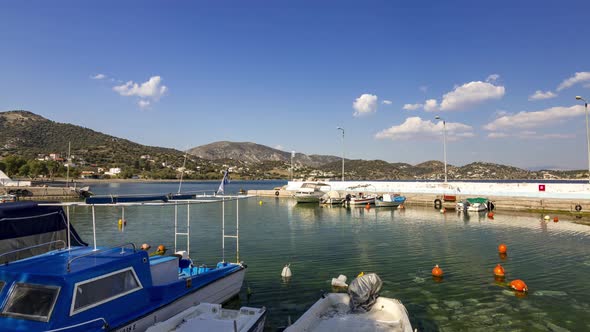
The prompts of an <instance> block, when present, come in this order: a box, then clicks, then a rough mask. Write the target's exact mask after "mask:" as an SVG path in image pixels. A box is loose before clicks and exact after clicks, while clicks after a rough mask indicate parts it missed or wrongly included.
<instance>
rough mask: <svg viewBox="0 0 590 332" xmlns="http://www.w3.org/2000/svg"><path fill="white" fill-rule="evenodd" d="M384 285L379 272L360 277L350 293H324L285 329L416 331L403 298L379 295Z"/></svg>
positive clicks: (294, 331) (291, 331)
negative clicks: (378, 274)
mask: <svg viewBox="0 0 590 332" xmlns="http://www.w3.org/2000/svg"><path fill="white" fill-rule="evenodd" d="M359 280H362V281H360V282H358V281H359ZM355 282H356V283H355ZM380 288H381V280H380V279H379V277H378V276H377V275H375V274H368V275H364V276H362V277H360V278H357V279H355V280H354V281H353V282H352V283H351V284H350V286H349V290H348V294H345V293H330V294H326V295H324V296H322V298H321V299H320V300H318V301H317V302H316V303H314V304H313V305H312V306H311V308H309V309H308V310H307V311H306V312H305V313H304V314H303V315H302V316H301V317H300V318H299V319H298V320H297V321H296V322H295V323H294V324H293V325H291V326H289V327H288V328H287V329H286V330H285V332H299V331H310V332H311V331H313V332H319V331H326V332H328V331H339V332H348V331H350V332H352V331H355V332H356V331H377V332H381V331H383V332H385V331H393V332H412V326H411V324H410V319H409V317H408V313H407V310H406V308H405V306H404V305H403V304H402V303H401V302H400V301H399V300H396V299H391V298H386V297H380V296H378V292H379V289H380Z"/></svg>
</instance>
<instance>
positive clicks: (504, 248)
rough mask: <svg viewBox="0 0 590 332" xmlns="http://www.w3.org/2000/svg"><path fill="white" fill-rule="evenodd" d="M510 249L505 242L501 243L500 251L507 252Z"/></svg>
mask: <svg viewBox="0 0 590 332" xmlns="http://www.w3.org/2000/svg"><path fill="white" fill-rule="evenodd" d="M507 251H508V247H507V246H506V245H505V244H504V243H500V245H499V246H498V252H499V253H501V254H505V253H506V252H507Z"/></svg>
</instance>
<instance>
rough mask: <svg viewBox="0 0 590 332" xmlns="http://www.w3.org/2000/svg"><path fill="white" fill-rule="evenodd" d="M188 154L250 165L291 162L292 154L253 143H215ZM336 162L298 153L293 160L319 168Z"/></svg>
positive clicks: (323, 157) (192, 150) (326, 157)
mask: <svg viewBox="0 0 590 332" xmlns="http://www.w3.org/2000/svg"><path fill="white" fill-rule="evenodd" d="M188 153H190V154H192V155H194V156H197V157H200V158H203V159H209V160H219V159H233V160H237V161H242V162H249V163H260V162H263V161H282V162H286V163H290V162H291V153H290V152H286V151H281V150H277V149H273V148H271V147H268V146H266V145H261V144H256V143H251V142H228V141H221V142H214V143H209V144H206V145H201V146H197V147H194V148H192V149H189V150H188ZM336 160H341V159H340V157H335V156H324V155H306V154H303V153H296V154H295V158H293V162H294V163H296V164H299V165H305V166H309V167H319V166H321V165H323V164H327V163H330V162H333V161H336Z"/></svg>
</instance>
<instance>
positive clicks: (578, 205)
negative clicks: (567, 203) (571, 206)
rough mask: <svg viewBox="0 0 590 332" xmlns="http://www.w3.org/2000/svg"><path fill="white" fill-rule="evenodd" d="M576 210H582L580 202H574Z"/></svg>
mask: <svg viewBox="0 0 590 332" xmlns="http://www.w3.org/2000/svg"><path fill="white" fill-rule="evenodd" d="M576 211H578V212H580V211H582V206H581V205H580V204H576Z"/></svg>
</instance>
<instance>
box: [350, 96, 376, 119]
mask: <svg viewBox="0 0 590 332" xmlns="http://www.w3.org/2000/svg"><path fill="white" fill-rule="evenodd" d="M352 108H354V110H355V112H354V114H353V115H354V116H357V117H358V116H362V115H367V114H371V113H374V112H376V111H377V96H376V95H372V94H368V93H365V94H362V95H361V96H360V97H358V98H357V99H356V100H355V101H354V102H353V103H352Z"/></svg>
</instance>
